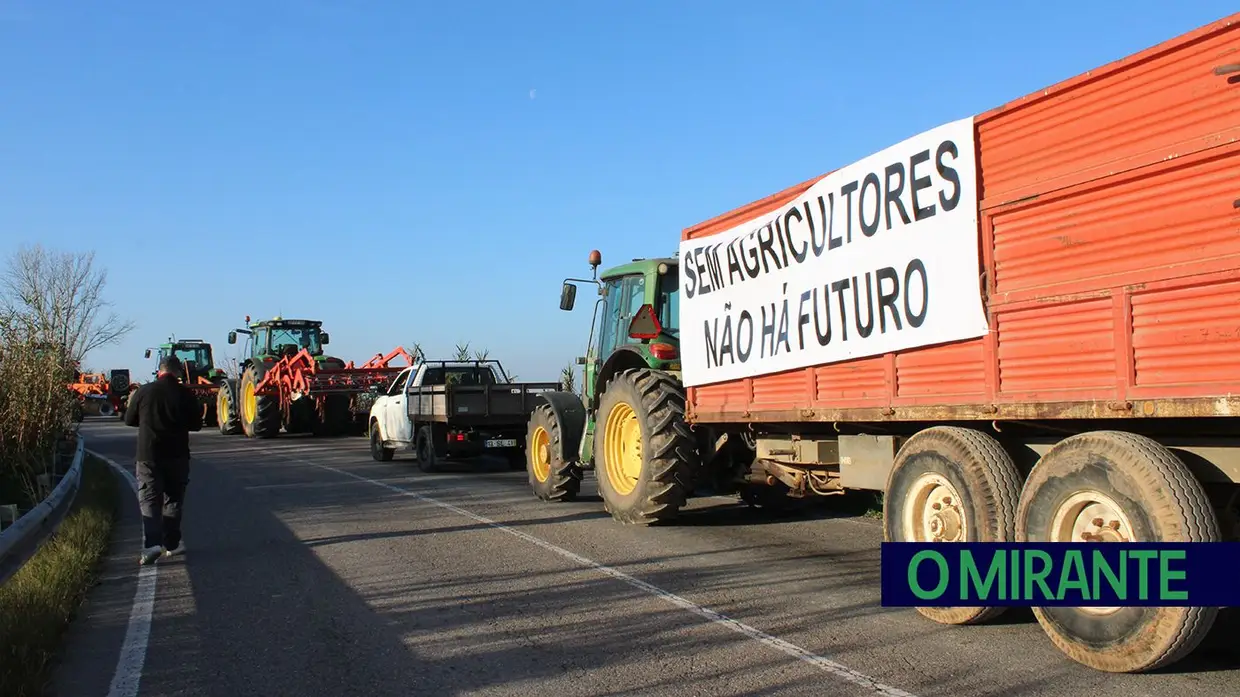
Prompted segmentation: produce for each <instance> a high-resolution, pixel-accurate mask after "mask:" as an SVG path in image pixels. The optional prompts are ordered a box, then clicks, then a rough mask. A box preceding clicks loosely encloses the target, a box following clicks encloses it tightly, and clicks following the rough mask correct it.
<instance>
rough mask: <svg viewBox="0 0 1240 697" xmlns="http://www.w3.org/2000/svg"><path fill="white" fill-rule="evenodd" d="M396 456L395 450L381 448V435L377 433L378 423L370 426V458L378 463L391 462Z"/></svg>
mask: <svg viewBox="0 0 1240 697" xmlns="http://www.w3.org/2000/svg"><path fill="white" fill-rule="evenodd" d="M395 454H396V449H395V448H385V447H383V435H382V434H380V433H379V422H378V421H373V422H371V424H370V456H371V457H372V458H374V459H375V460H377V461H379V462H391V461H392V456H393V455H395Z"/></svg>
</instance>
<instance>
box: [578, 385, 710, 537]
mask: <svg viewBox="0 0 1240 697" xmlns="http://www.w3.org/2000/svg"><path fill="white" fill-rule="evenodd" d="M684 414H685V392H684V388H683V387H681V385H680V384H679V382H677V381H676V380H675V379H674V378H673V377H672V376H670V375H668V374H667V373H664V372H662V371H657V370H650V369H647V368H638V369H633V370H624V371H621V372H620V373H618V374H617V375H616V376H615V377H614V378H612V380H611V382H610V383H608V386H607V391H606V392H605V393H604V394H603V399H602V401H601V403H600V404H599V410H598V423H597V426H596V429H597V435H596V436H595V448H594V450H595V457H596V458H597V461H598V462H599V464H600V466H599V467H597V468H596V469H595V471H596V472H597V474H598V488H599V493H600V494H601V495H602V497H603V505H604V507H605V508H606V509H607V511H608V512H609V513H611V515H612V517H613V518H615V519H616V520H617V521H619V522H621V523H627V524H635V525H651V524H654V523H659V522H663V521H667V520H671V519H672V518H674V517H675V516H676V515H677V513H679V512H680V508H681V506H684V504H685V499H686V498H687V496H688V494H689V492H690V491H691V489H692V486H693V476H694V474H695V472H696V464H697V458H698V451H697V447H696V444H695V442H694V438H693V433H692V431H690V430H689V426H688V424H686V423H685V420H684Z"/></svg>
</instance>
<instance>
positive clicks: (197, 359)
mask: <svg viewBox="0 0 1240 697" xmlns="http://www.w3.org/2000/svg"><path fill="white" fill-rule="evenodd" d="M173 354H174V355H175V356H176V357H177V358H178V359H180V361H181V362H182V363H187V362H189V361H193V362H194V365H195V366H197V367H199V368H204V367H206V366H208V365H210V364H211V353H210V352H209V351H207V349H206V347H205V346H199V347H197V348H182V349H177V350H176V351H173Z"/></svg>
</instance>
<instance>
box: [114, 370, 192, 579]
mask: <svg viewBox="0 0 1240 697" xmlns="http://www.w3.org/2000/svg"><path fill="white" fill-rule="evenodd" d="M183 375H184V367H183V366H182V365H181V361H180V359H178V358H177V357H176V356H173V355H169V356H166V357H164V359H163V360H161V361H160V362H159V373H158V374H157V375H156V377H155V380H154V382H148V383H147V384H145V385H142V386H141V387H139V388H138V389H137V391H135V392H134V393H133V395H132V396H131V397H130V400H129V407H128V408H127V409H126V410H125V423H126V425H129V426H134V427H137V429H138V448H137V454H136V455H137V456H136V458H135V459H136V460H137V472H136V474H137V477H138V508H139V509H140V510H141V511H142V556H141V558H140V559H139V563H140V564H150V563H151V562H153V561H155V560H156V559H158V558H159V557H160V555H161V554H162V555H163V556H165V557H170V556H173V555H175V554H180V553H182V552H184V551H185V543H184V542H182V541H181V507H182V504H183V503H184V501H185V487H186V485H187V484H189V459H190V455H189V432H190V431H201V430H202V409H201V407H199V405H198V399H197V397H195V396H194V393H193V392H192V391H190V389H189V388H188V387H186V386H185V385H183V384H181V382H180V380H181V377H182V376H183Z"/></svg>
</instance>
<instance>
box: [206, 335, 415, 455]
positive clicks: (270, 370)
mask: <svg viewBox="0 0 1240 697" xmlns="http://www.w3.org/2000/svg"><path fill="white" fill-rule="evenodd" d="M245 321H246V324H247V328H244V329H236V330H233V331H231V332H229V333H228V343H230V344H235V343H237V335H238V334H245V335H246V336H247V339H246V343H247V344H248V347H247V350H246V351H245V354H246V357H245V359H244V360H243V361H242V363H241V365H240V366H239V368H240V378H239V379H237V380H233V379H225V380H224V381H223V382H222V384H221V389H220V391H219V396H218V398H217V403H216V412H217V413H218V414H219V415H220V419H219V426H220V432H221V433H224V434H225V435H233V434H236V433H244V434H245V435H246V436H248V437H250V438H273V437H275V436H277V435H279V433H280V431H281V429H283V430H284V432H285V433H312V434H314V435H347V434H348V433H350V432H351V431H353V430H360V429H361V428H364V427H365V423H366V421H365V419H366V414H367V411H368V409H367V408H366V407H363V406H361V405H360V404H359V403H358V401H357V400H358V397H359V396H360V397H367V398H369V397H370V395H369V392H368V390H369V389H370V387H371V385H373V384H384V383H386V382H390V381H391V379H392V378H393V377H394V376H395V374H396V373H398V372H400V367H391V368H389V367H388V365H387V364H388V362H389V361H391V360H392V358H394V357H395V356H396V355H400V354H404V355H406V357H408V354H407V353H405V352H404V351H403V349H398V350H397V351H394V352H392V353H390V354H388V355H387V356H376V357H375V358H373V359H372V360H371V361H369V362H367V363H366V364H365V365H363V366H361V367H357V368H355V367H354V366H353V363H352V362H349V363H345V361H344V360H342V359H340V358H336V357H334V356H328V355H325V354H324V353H323V347H324V346H326V345H327V343H328V341H329V337H328V334H327V332H325V331H323V330H322V325H323V323H322V322H321V321H319V320H308V319H284V318H282V317H275V318H273V319H270V320H260V321H257V322H251V321H250V318H249V316H247V317H246V318H245ZM367 406H368V405H367Z"/></svg>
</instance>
